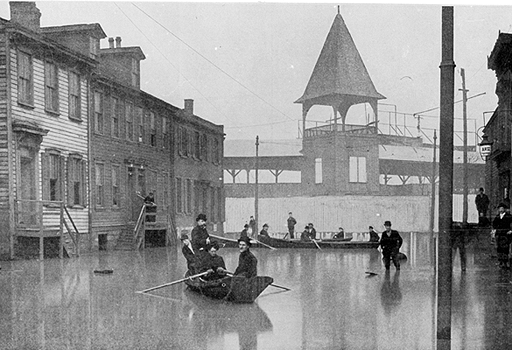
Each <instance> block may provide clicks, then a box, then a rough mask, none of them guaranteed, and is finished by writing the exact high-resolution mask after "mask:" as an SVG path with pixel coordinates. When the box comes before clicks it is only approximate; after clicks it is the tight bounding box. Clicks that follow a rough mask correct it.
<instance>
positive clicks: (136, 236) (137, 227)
mask: <svg viewBox="0 0 512 350" xmlns="http://www.w3.org/2000/svg"><path fill="white" fill-rule="evenodd" d="M145 214H146V204H143V205H142V208H141V209H140V213H139V217H138V218H137V222H136V223H135V227H134V228H133V237H134V239H135V244H136V245H137V249H139V248H140V245H141V244H142V242H138V241H139V236H140V234H139V232H140V229H141V227H142V225H143V224H144V220H145V218H146V215H145Z"/></svg>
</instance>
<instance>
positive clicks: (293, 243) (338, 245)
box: [258, 235, 379, 249]
mask: <svg viewBox="0 0 512 350" xmlns="http://www.w3.org/2000/svg"><path fill="white" fill-rule="evenodd" d="M258 240H259V241H261V242H262V243H265V244H267V245H269V246H272V247H274V248H291V249H303V248H309V249H318V247H320V248H333V249H372V248H373V249H376V248H377V247H378V246H379V243H378V242H368V241H365V242H363V241H355V242H352V241H340V240H333V239H328V240H317V241H315V242H313V241H301V240H300V239H289V240H288V239H281V238H274V237H268V236H262V235H259V236H258ZM315 243H316V244H315ZM317 245H318V247H317Z"/></svg>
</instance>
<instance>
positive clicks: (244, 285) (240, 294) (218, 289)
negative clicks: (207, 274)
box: [185, 272, 274, 303]
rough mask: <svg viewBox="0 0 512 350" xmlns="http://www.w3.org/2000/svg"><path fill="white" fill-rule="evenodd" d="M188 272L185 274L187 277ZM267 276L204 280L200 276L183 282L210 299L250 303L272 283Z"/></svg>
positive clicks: (270, 278)
mask: <svg viewBox="0 0 512 350" xmlns="http://www.w3.org/2000/svg"><path fill="white" fill-rule="evenodd" d="M188 276H189V273H188V272H187V273H186V274H185V277H188ZM272 282H274V280H273V279H272V277H269V276H256V277H252V278H245V277H241V276H232V277H231V276H226V277H224V278H222V279H219V280H213V281H204V280H202V279H200V278H194V279H187V280H185V284H186V285H187V286H188V287H189V289H190V290H192V291H194V292H196V293H199V294H202V295H204V296H206V297H209V298H212V299H219V300H225V301H229V302H233V303H252V302H254V300H256V298H257V297H258V296H259V295H260V294H261V293H262V292H263V291H264V290H265V288H267V287H268V286H269V285H270V284H272Z"/></svg>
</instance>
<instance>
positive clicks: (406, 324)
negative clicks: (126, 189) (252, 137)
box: [0, 233, 512, 350]
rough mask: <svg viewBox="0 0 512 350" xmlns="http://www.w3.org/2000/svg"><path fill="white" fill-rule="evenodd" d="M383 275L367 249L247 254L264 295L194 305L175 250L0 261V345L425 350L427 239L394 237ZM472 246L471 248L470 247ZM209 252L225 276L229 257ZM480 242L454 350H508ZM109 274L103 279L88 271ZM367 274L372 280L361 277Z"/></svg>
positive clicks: (500, 302)
mask: <svg viewBox="0 0 512 350" xmlns="http://www.w3.org/2000/svg"><path fill="white" fill-rule="evenodd" d="M402 236H403V237H404V245H403V247H402V249H401V251H402V252H404V253H405V254H406V255H407V256H408V260H407V261H405V262H402V269H401V271H400V272H396V271H395V269H394V268H393V267H392V268H391V271H390V272H389V273H385V270H384V268H383V266H382V262H381V258H380V253H379V252H378V251H377V250H328V249H323V250H305V249H303V250H295V251H293V250H287V249H278V250H275V251H272V250H269V249H262V248H258V249H253V252H254V253H255V255H256V256H257V257H258V260H259V263H258V271H259V274H260V275H269V276H272V277H273V278H274V283H275V284H277V285H280V286H285V287H288V288H290V289H291V291H284V290H282V289H279V288H275V287H268V288H267V289H266V290H265V291H264V292H263V293H262V294H261V295H260V297H259V298H258V299H257V300H256V302H255V303H253V304H230V303H224V302H219V301H214V300H209V299H206V298H203V297H201V296H199V295H196V294H194V293H193V292H190V291H189V290H187V289H186V286H185V285H184V284H182V283H180V284H177V285H173V286H169V287H165V288H161V289H158V290H155V291H153V292H150V293H147V294H140V293H136V291H140V290H143V289H146V288H150V287H153V286H158V285H161V284H164V283H167V282H170V281H174V280H177V279H180V278H182V277H183V274H184V272H185V261H184V259H183V258H182V256H181V252H180V251H178V249H177V248H176V247H169V248H149V249H146V250H145V251H141V252H136V251H133V252H131V251H130V252H127V251H112V252H100V253H98V254H94V255H83V256H81V257H80V258H72V259H63V260H60V259H47V260H45V261H43V262H40V261H36V260H30V261H29V260H27V261H14V262H1V263H0V265H1V266H2V270H1V272H0V297H1V304H0V311H1V313H0V348H1V349H51V350H58V349H73V350H75V349H187V350H194V349H201V350H204V349H247V350H248V349H254V350H261V349H303V350H306V349H435V343H436V332H435V329H436V327H435V310H436V307H435V305H436V304H435V295H436V284H435V281H436V274H435V268H434V263H433V261H434V258H435V243H434V242H435V241H434V240H433V239H432V238H431V237H430V235H428V234H408V233H407V234H402ZM476 247H478V249H476ZM219 254H220V255H222V256H223V257H224V259H225V261H226V265H227V267H228V269H230V270H231V271H233V270H234V269H235V267H236V264H237V260H238V252H237V250H236V249H233V248H230V249H227V248H226V249H221V250H219ZM491 255H492V251H491V250H490V245H489V242H488V238H487V237H484V238H480V241H475V242H474V243H473V244H472V245H471V246H470V248H469V249H468V270H467V272H466V273H461V270H460V262H459V258H458V257H455V260H454V268H453V271H454V273H453V299H452V300H453V301H452V343H451V345H452V347H451V348H452V349H510V348H511V346H512V332H511V331H510V327H511V326H512V310H511V308H510V306H511V305H512V295H511V292H512V284H511V283H510V280H511V278H510V272H508V271H506V272H504V271H500V270H498V269H497V267H496V266H495V259H494V260H493V258H492V257H491ZM95 269H100V270H104V269H112V270H113V271H114V272H113V273H112V274H104V275H101V274H95V273H94V272H93V271H94V270H95ZM367 271H372V272H374V273H376V274H377V275H374V276H370V275H368V274H366V273H365V272H367Z"/></svg>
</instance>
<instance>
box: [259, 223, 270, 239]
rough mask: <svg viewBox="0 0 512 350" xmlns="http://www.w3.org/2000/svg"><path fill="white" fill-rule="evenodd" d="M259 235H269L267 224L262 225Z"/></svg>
mask: <svg viewBox="0 0 512 350" xmlns="http://www.w3.org/2000/svg"><path fill="white" fill-rule="evenodd" d="M260 235H261V236H265V237H270V236H269V235H268V224H264V225H263V229H262V230H261V231H260Z"/></svg>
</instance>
